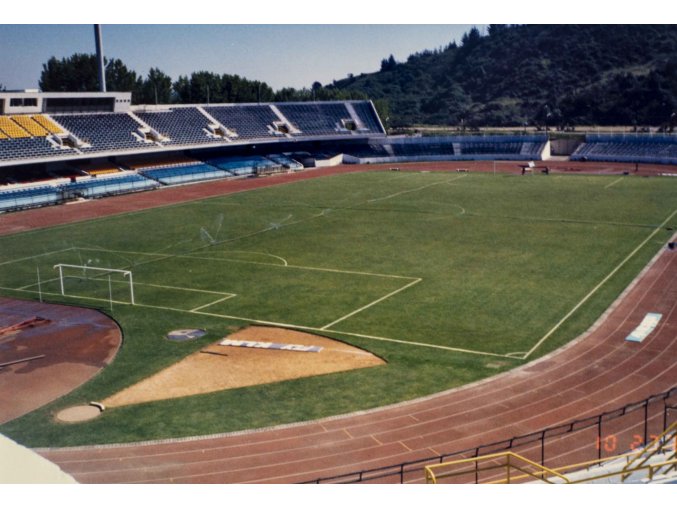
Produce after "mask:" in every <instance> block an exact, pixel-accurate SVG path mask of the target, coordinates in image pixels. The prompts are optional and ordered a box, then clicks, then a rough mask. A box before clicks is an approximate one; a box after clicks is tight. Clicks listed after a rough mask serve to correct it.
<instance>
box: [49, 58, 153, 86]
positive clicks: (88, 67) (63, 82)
mask: <svg viewBox="0 0 677 507" xmlns="http://www.w3.org/2000/svg"><path fill="white" fill-rule="evenodd" d="M105 66H106V70H105V72H106V88H107V89H108V90H110V91H120V92H122V91H124V92H132V93H133V94H135V93H138V92H139V90H140V87H141V80H140V79H139V78H137V76H136V72H134V71H132V70H129V69H128V68H127V66H126V65H125V64H124V63H123V62H122V60H120V59H112V60H107V61H105ZM39 86H40V89H41V90H42V91H43V92H94V91H98V90H99V74H98V65H97V59H96V55H93V54H84V53H75V54H73V55H71V56H69V57H68V58H62V59H61V60H57V59H56V57H54V56H53V57H51V58H50V59H49V60H48V61H47V63H45V64H43V65H42V73H41V74H40V80H39Z"/></svg>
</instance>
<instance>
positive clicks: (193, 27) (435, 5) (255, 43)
mask: <svg viewBox="0 0 677 507" xmlns="http://www.w3.org/2000/svg"><path fill="white" fill-rule="evenodd" d="M624 2H625V0H617V1H616V2H615V3H614V9H613V10H609V9H607V8H605V7H604V5H603V3H600V6H599V7H595V4H594V3H591V2H590V1H589V0H567V3H566V8H561V9H560V8H558V9H550V8H544V4H543V2H542V1H541V0H510V1H508V2H506V1H500V0H482V1H481V2H444V1H441V0H415V1H408V2H399V3H398V2H393V1H383V0H381V1H377V0H330V1H326V0H285V1H281V0H255V1H251V0H235V1H231V2H225V1H222V0H200V1H199V2H195V3H186V2H183V3H178V2H143V1H141V0H112V1H106V0H104V1H103V2H92V1H91V0H68V1H66V2H54V1H48V0H32V2H31V3H30V5H27V4H23V3H21V2H17V1H14V2H7V3H6V5H3V13H2V14H3V15H2V22H3V23H6V24H2V25H0V84H1V85H4V86H5V87H6V88H7V89H26V88H28V89H31V88H37V87H38V80H39V77H40V72H41V70H42V65H43V64H44V63H46V62H47V60H48V59H49V58H50V57H52V56H55V57H57V58H63V57H68V56H71V55H72V54H74V53H78V52H79V53H83V52H84V53H94V51H95V49H94V31H93V24H94V23H99V24H101V25H102V31H103V46H104V53H105V54H106V56H107V57H109V58H119V59H121V60H122V61H123V62H124V63H125V64H126V65H127V67H128V68H130V69H131V70H134V71H135V72H136V73H137V75H140V76H144V77H145V76H147V73H148V70H149V69H150V68H151V67H157V68H159V69H160V70H162V71H163V72H165V73H166V74H168V75H169V76H170V77H171V78H172V79H173V80H176V79H177V78H178V77H179V76H180V75H190V73H192V72H197V71H202V70H206V71H211V72H215V73H218V74H224V73H226V74H237V75H240V76H241V77H244V78H247V79H250V80H260V81H264V82H266V83H267V84H269V85H270V86H271V87H272V88H273V89H274V90H279V89H280V88H283V87H294V88H303V87H310V86H311V85H312V83H313V82H315V81H319V82H320V83H322V84H325V85H326V84H329V83H331V82H332V81H333V80H339V79H342V78H344V77H346V76H347V75H348V74H349V73H352V74H355V75H359V74H361V73H369V72H375V71H378V70H379V68H380V64H381V60H382V59H384V58H388V57H389V56H390V55H391V54H392V55H393V56H394V57H395V59H396V60H397V61H405V60H406V59H407V57H408V56H409V55H410V54H413V53H416V52H420V51H424V50H426V49H437V48H439V47H444V46H446V45H447V44H449V43H450V42H452V41H454V40H455V41H457V42H460V40H461V37H462V36H463V33H465V32H467V31H468V30H469V29H470V28H471V27H472V26H477V27H478V28H479V29H480V30H482V31H484V30H485V28H484V27H486V26H487V25H488V24H489V23H508V24H519V23H572V22H573V23H578V22H598V23H638V22H654V23H667V22H671V20H670V19H667V18H672V22H675V21H677V19H675V16H674V15H667V14H666V12H667V11H666V10H665V7H666V6H665V0H643V2H642V3H641V9H640V4H638V3H637V2H636V0H633V2H628V3H629V5H630V6H629V7H625V6H624ZM654 5H655V6H662V8H652V6H654ZM36 23H37V24H36Z"/></svg>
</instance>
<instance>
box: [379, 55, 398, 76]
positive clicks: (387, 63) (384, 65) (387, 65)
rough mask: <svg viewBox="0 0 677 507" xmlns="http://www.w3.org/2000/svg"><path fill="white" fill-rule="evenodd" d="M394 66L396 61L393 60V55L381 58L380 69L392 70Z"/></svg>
mask: <svg viewBox="0 0 677 507" xmlns="http://www.w3.org/2000/svg"><path fill="white" fill-rule="evenodd" d="M395 67H397V62H396V61H395V57H394V56H393V55H390V56H389V57H388V58H384V59H383V60H381V71H382V72H384V71H388V70H393V69H394V68H395Z"/></svg>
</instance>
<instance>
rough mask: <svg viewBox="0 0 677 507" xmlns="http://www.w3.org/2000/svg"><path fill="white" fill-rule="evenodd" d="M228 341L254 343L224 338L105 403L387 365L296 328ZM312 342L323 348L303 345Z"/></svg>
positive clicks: (256, 330)
mask: <svg viewBox="0 0 677 507" xmlns="http://www.w3.org/2000/svg"><path fill="white" fill-rule="evenodd" d="M228 340H229V342H231V343H242V342H247V343H248V344H249V346H226V345H220V342H221V341H222V340H219V341H218V342H216V343H214V344H211V345H208V346H207V347H204V348H203V349H202V350H200V351H198V352H196V353H194V354H191V355H190V356H188V357H187V358H185V359H184V360H182V361H180V362H178V363H176V364H174V365H172V366H170V367H169V368H166V369H165V370H163V371H161V372H159V373H157V374H156V375H153V376H151V377H149V378H147V379H145V380H142V381H141V382H139V383H137V384H135V385H133V386H130V387H128V388H127V389H124V390H123V391H120V392H119V393H116V394H114V395H113V396H110V397H109V398H107V399H105V400H102V402H101V403H103V404H104V405H105V406H106V407H116V406H122V405H130V404H133V403H144V402H148V401H156V400H163V399H169V398H177V397H180V396H192V395H195V394H204V393H210V392H215V391H221V390H224V389H233V388H237V387H245V386H252V385H258V384H267V383H271V382H280V381H283V380H290V379H295V378H301V377H309V376H313V375H323V374H326V373H335V372H340V371H347V370H353V369H357V368H368V367H370V366H378V365H381V364H385V361H383V360H382V359H379V358H378V357H376V356H374V355H373V354H370V353H369V352H365V351H363V350H360V349H358V348H355V347H352V346H350V345H347V344H345V343H342V342H339V341H336V340H332V339H329V338H324V337H322V336H317V335H313V334H309V333H302V332H299V331H292V330H290V329H282V328H273V327H258V326H256V327H249V328H246V329H243V330H241V331H238V332H236V333H234V334H231V335H229V336H228ZM253 344H258V345H261V346H264V347H265V346H268V347H269V348H260V347H253V346H252V345H253ZM270 344H279V345H282V347H283V348H282V350H280V349H279V348H278V349H274V348H272V347H270ZM285 345H286V346H287V347H285ZM311 346H312V347H316V349H315V350H317V351H303V350H299V349H306V348H307V347H311ZM285 348H286V350H285Z"/></svg>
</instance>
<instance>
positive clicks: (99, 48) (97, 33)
mask: <svg viewBox="0 0 677 507" xmlns="http://www.w3.org/2000/svg"><path fill="white" fill-rule="evenodd" d="M94 40H95V42H96V61H97V67H98V69H99V91H102V92H105V91H106V67H105V66H104V63H103V42H102V39H101V25H94Z"/></svg>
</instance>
